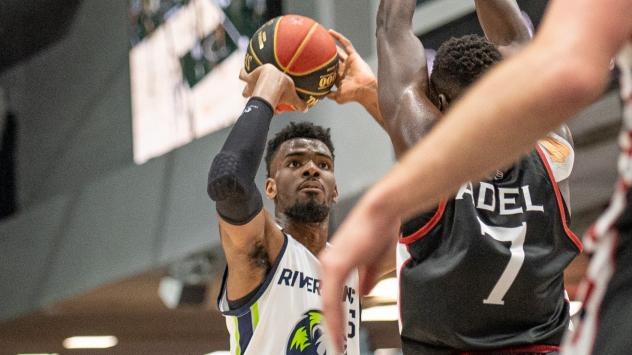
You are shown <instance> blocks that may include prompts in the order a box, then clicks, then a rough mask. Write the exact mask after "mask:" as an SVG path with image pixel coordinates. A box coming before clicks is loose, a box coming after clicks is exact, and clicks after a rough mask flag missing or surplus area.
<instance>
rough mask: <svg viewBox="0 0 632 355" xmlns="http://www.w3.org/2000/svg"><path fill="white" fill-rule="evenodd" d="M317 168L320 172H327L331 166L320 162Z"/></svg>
mask: <svg viewBox="0 0 632 355" xmlns="http://www.w3.org/2000/svg"><path fill="white" fill-rule="evenodd" d="M318 168H320V169H322V170H329V169H331V165H329V163H328V162H326V161H321V162H320V163H318Z"/></svg>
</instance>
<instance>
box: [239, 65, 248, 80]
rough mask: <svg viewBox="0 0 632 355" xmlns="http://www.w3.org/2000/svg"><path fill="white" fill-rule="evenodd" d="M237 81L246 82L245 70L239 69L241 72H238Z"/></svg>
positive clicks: (246, 74)
mask: <svg viewBox="0 0 632 355" xmlns="http://www.w3.org/2000/svg"><path fill="white" fill-rule="evenodd" d="M239 79H240V80H243V81H247V79H248V73H247V72H246V69H244V68H241V70H240V71H239Z"/></svg>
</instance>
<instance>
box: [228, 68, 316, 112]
mask: <svg viewBox="0 0 632 355" xmlns="http://www.w3.org/2000/svg"><path fill="white" fill-rule="evenodd" d="M239 79H241V80H243V81H244V82H246V87H245V88H244V91H243V92H242V95H243V96H244V97H250V96H256V97H260V98H262V99H264V100H266V101H267V102H268V103H269V104H270V106H272V107H275V111H276V112H277V113H278V109H277V107H278V106H279V104H285V105H290V106H291V107H292V108H293V109H294V110H295V111H306V110H307V104H306V103H305V101H303V100H301V99H300V98H299V97H298V95H297V94H296V87H295V86H294V81H292V78H290V77H289V76H287V75H286V74H284V73H282V72H281V71H280V70H278V69H277V68H276V67H275V66H274V65H272V64H264V65H262V66H260V67H258V68H257V69H255V70H253V71H252V72H250V73H246V71H245V70H244V69H243V68H242V69H241V72H240V73H239Z"/></svg>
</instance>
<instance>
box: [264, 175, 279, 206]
mask: <svg viewBox="0 0 632 355" xmlns="http://www.w3.org/2000/svg"><path fill="white" fill-rule="evenodd" d="M277 193H278V191H277V185H276V181H274V179H273V178H271V177H269V178H266V196H267V197H268V199H270V200H274V199H275V198H276V196H277Z"/></svg>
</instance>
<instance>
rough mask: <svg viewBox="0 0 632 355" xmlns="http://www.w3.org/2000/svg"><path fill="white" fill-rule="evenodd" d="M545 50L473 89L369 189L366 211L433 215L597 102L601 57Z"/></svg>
mask: <svg viewBox="0 0 632 355" xmlns="http://www.w3.org/2000/svg"><path fill="white" fill-rule="evenodd" d="M544 47H545V46H537V47H530V48H529V49H525V50H524V51H523V52H521V53H520V54H519V55H518V56H517V57H515V58H513V59H509V60H507V61H506V62H505V63H503V64H501V65H500V66H499V67H498V68H497V69H496V70H493V71H492V72H490V74H489V75H488V76H486V77H485V78H484V79H483V80H482V81H481V82H479V83H478V84H476V85H475V86H474V87H473V88H472V89H471V90H470V91H469V92H468V94H467V95H466V96H465V97H463V99H462V100H461V101H459V102H457V104H456V105H455V107H454V108H453V109H452V110H451V111H450V112H449V113H448V114H447V115H446V116H445V117H444V118H443V119H442V120H441V121H440V123H439V124H437V126H436V127H435V128H434V129H433V131H432V132H431V133H430V134H428V136H427V137H426V138H425V139H423V140H422V141H420V142H419V143H418V144H417V145H416V146H415V147H414V148H413V149H411V150H410V151H409V153H407V154H406V156H404V158H403V159H402V161H401V163H400V164H398V165H397V166H396V167H395V168H394V169H393V170H392V171H391V172H390V173H389V174H388V175H387V177H386V178H385V179H383V180H382V181H381V182H379V183H378V184H377V185H376V186H375V187H374V188H373V189H371V191H370V192H369V194H368V196H367V202H366V203H367V207H366V208H367V210H369V211H377V210H381V211H382V212H383V213H384V211H386V213H393V214H394V215H396V216H397V217H398V218H401V219H402V220H405V219H408V218H410V217H413V216H414V215H416V214H417V213H420V212H422V211H425V210H428V209H429V208H432V206H435V205H436V204H437V202H438V201H439V200H440V199H441V198H445V197H448V196H450V195H451V194H452V193H453V192H454V191H456V190H457V189H458V187H459V186H460V185H461V184H462V183H464V182H466V181H468V180H472V179H476V178H480V177H482V176H483V175H484V174H486V173H487V172H489V171H492V170H493V169H494V168H497V167H501V166H505V165H507V164H510V163H511V162H513V161H515V160H516V159H517V158H518V157H519V156H520V155H521V154H523V153H525V152H526V151H528V150H529V149H530V148H531V147H532V146H533V144H534V143H535V142H536V141H537V139H538V138H540V137H542V136H544V135H545V134H546V133H547V132H549V131H551V130H553V129H555V128H556V127H558V126H559V125H560V124H561V123H562V122H564V121H565V120H566V119H568V118H569V117H571V116H572V115H574V114H575V113H577V112H578V111H579V110H580V109H581V108H582V107H584V106H586V105H588V104H589V103H590V102H591V101H593V100H594V99H595V98H596V97H597V96H598V94H599V93H600V92H601V90H602V88H603V86H604V84H605V81H606V77H607V62H605V63H604V61H603V58H602V61H601V62H599V63H594V62H592V61H584V60H579V59H578V58H577V57H574V56H573V55H572V52H571V51H570V50H568V51H566V50H562V51H560V52H556V51H554V50H552V49H551V48H548V49H547V50H544V51H543V49H544ZM562 59H567V60H562ZM556 63H557V64H556ZM597 64H598V65H597ZM595 65H597V66H595ZM484 98H494V100H493V103H490V101H488V100H485V99H484ZM553 98H554V99H553Z"/></svg>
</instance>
